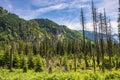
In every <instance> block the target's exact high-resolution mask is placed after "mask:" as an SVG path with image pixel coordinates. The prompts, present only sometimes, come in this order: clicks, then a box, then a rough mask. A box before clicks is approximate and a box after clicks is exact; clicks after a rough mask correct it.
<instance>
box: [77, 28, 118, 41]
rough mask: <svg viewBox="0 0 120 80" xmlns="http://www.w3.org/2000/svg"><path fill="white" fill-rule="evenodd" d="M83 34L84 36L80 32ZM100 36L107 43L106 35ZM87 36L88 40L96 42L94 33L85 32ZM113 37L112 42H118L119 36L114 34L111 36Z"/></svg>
mask: <svg viewBox="0 0 120 80" xmlns="http://www.w3.org/2000/svg"><path fill="white" fill-rule="evenodd" d="M79 32H80V33H81V34H82V31H81V30H80V31H79ZM100 35H103V38H104V40H105V41H106V38H105V37H106V35H105V34H102V33H100ZM85 36H86V38H88V39H90V40H92V41H94V37H93V36H94V32H93V31H85ZM111 36H112V40H113V41H114V42H118V34H112V35H111Z"/></svg>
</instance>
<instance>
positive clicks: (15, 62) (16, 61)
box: [13, 52, 20, 68]
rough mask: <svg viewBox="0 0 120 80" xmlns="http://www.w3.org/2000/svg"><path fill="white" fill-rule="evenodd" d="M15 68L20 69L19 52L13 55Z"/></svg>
mask: <svg viewBox="0 0 120 80" xmlns="http://www.w3.org/2000/svg"><path fill="white" fill-rule="evenodd" d="M13 67H14V68H19V67H20V57H19V55H18V53H17V52H16V53H14V54H13Z"/></svg>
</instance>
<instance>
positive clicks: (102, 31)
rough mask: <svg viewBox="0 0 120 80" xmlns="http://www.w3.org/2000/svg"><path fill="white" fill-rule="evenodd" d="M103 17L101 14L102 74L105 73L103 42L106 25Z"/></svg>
mask: <svg viewBox="0 0 120 80" xmlns="http://www.w3.org/2000/svg"><path fill="white" fill-rule="evenodd" d="M103 24H104V23H103V16H102V13H100V33H101V36H100V45H101V57H102V72H104V40H103V33H104V28H103V27H104V25H103Z"/></svg>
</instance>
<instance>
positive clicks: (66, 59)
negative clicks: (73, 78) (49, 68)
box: [63, 54, 69, 71]
mask: <svg viewBox="0 0 120 80" xmlns="http://www.w3.org/2000/svg"><path fill="white" fill-rule="evenodd" d="M63 66H64V68H65V71H68V70H69V65H68V58H67V54H65V55H64V57H63Z"/></svg>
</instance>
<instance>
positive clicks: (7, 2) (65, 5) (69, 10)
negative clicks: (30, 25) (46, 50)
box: [0, 0, 118, 33]
mask: <svg viewBox="0 0 120 80" xmlns="http://www.w3.org/2000/svg"><path fill="white" fill-rule="evenodd" d="M93 1H94V3H95V6H96V8H97V10H98V12H102V13H103V9H104V8H106V12H107V16H108V17H109V18H110V19H111V23H112V32H113V33H117V18H118V12H117V11H118V0H93ZM0 6H2V7H3V8H5V9H7V10H8V11H9V12H11V13H15V14H17V15H19V17H21V18H24V19H26V20H29V19H34V18H48V19H51V20H53V21H55V22H57V23H58V24H60V25H66V26H67V27H69V28H70V29H74V30H80V29H81V25H80V8H81V7H83V8H84V13H85V19H86V30H92V27H91V26H92V20H91V19H92V18H91V16H92V13H91V0H0Z"/></svg>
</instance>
